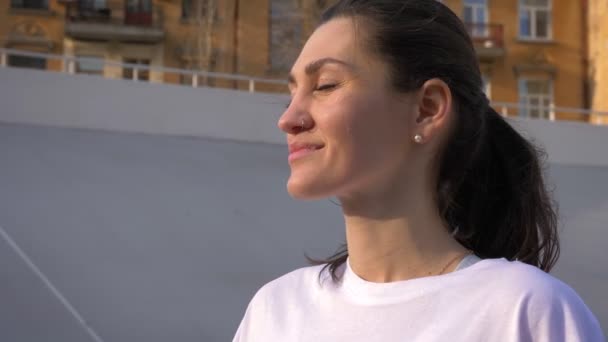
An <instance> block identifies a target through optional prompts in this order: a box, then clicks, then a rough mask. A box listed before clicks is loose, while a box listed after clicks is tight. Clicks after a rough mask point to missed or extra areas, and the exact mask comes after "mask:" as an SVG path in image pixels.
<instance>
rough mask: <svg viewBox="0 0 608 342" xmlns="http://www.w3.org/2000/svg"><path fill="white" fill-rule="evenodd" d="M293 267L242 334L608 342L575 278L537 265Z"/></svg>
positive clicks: (248, 341)
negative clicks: (334, 270)
mask: <svg viewBox="0 0 608 342" xmlns="http://www.w3.org/2000/svg"><path fill="white" fill-rule="evenodd" d="M321 268H322V266H314V267H306V268H302V269H298V270H296V271H293V272H291V273H288V274H286V275H284V276H282V277H280V278H278V279H276V280H274V281H271V282H270V283H268V284H266V285H265V286H263V287H262V288H261V289H260V290H259V291H258V292H257V294H256V295H255V296H254V297H253V299H252V300H251V302H250V303H249V306H248V307H247V311H246V313H245V317H244V318H243V320H242V322H241V324H240V326H239V328H238V330H237V332H236V336H235V337H234V340H233V341H234V342H271V341H272V342H275V341H276V342H278V341H280V342H291V341H312V342H336V341H349V342H358V341H361V342H363V341H365V342H370V341H381V342H390V341H424V342H433V341H442V342H444V341H449V342H459V341H463V342H464V341H466V342H471V341H484V342H486V341H492V342H493V341H505V342H506V341H520V342H523V341H535V342H536V341H538V342H540V341H542V342H566V341H567V342H579V341H580V342H583V341H584V342H599V341H605V338H604V334H603V332H602V331H601V329H600V326H599V323H598V321H597V319H596V318H595V317H594V316H593V314H592V313H591V312H590V311H589V309H588V308H587V307H586V306H585V304H584V303H583V301H582V300H581V299H580V297H579V296H578V295H577V294H576V293H575V292H574V291H573V290H572V289H571V288H570V287H568V286H567V285H566V284H564V283H563V282H561V281H559V280H558V279H556V278H553V277H552V276H550V275H548V274H546V273H545V272H543V271H541V270H539V269H538V268H536V267H533V266H530V265H527V264H524V263H521V262H510V261H507V260H505V259H485V260H481V261H479V262H476V263H474V264H473V265H471V266H469V267H466V268H464V269H462V268H461V269H459V270H457V271H454V272H451V273H448V274H444V275H440V276H430V277H424V278H416V279H411V280H405V281H398V282H391V283H372V282H368V281H365V280H363V279H362V278H360V277H359V276H357V275H356V274H355V273H354V272H353V271H352V269H351V268H350V265H349V263H348V262H346V263H345V264H344V265H342V266H341V267H340V269H339V272H340V273H342V274H343V278H342V281H340V282H338V283H334V282H332V280H331V278H330V276H329V273H328V271H327V270H326V271H325V272H324V273H323V274H322V277H321V281H319V271H320V270H321Z"/></svg>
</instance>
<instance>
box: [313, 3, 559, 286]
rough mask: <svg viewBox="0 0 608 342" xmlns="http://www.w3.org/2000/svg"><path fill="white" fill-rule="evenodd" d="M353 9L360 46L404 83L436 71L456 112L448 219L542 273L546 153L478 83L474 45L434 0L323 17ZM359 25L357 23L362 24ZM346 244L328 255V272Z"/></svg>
mask: <svg viewBox="0 0 608 342" xmlns="http://www.w3.org/2000/svg"><path fill="white" fill-rule="evenodd" d="M341 17H347V18H352V19H353V20H355V21H356V23H357V24H361V25H362V27H364V28H365V29H366V30H364V33H363V35H362V36H363V41H364V45H365V46H366V47H367V48H368V49H369V51H371V52H372V53H376V54H377V55H378V56H379V57H380V58H383V59H384V60H385V61H386V62H387V63H388V65H389V67H390V68H391V73H390V74H391V75H392V79H391V80H390V81H391V83H392V85H393V87H395V89H397V90H398V91H403V92H410V91H414V90H416V89H419V88H420V87H421V86H422V85H423V84H424V82H425V81H427V80H429V79H432V78H438V79H441V80H443V81H444V82H445V83H446V84H447V85H448V86H449V88H450V90H451V92H452V96H453V99H454V100H453V102H454V104H455V109H454V110H455V114H456V121H455V125H454V127H453V130H452V132H451V135H450V137H449V138H448V139H447V141H446V143H445V146H444V147H443V150H442V152H441V154H440V155H439V156H438V159H437V162H438V165H437V166H438V168H439V169H438V170H439V173H438V174H439V176H438V179H437V183H436V194H435V195H436V196H435V201H436V204H437V206H438V209H439V212H440V214H441V216H442V218H443V220H444V221H445V222H446V224H447V226H448V227H449V229H450V230H451V232H452V233H453V234H454V237H455V238H456V240H458V241H459V242H460V243H461V244H462V245H463V246H464V247H466V248H468V249H470V250H472V251H474V253H475V254H476V255H478V256H479V257H481V258H500V257H504V258H506V259H508V260H519V261H522V262H525V263H528V264H531V265H534V266H537V267H539V268H541V269H542V270H544V271H546V272H548V271H549V270H550V269H551V268H552V267H553V266H554V264H555V262H556V261H557V258H558V256H559V241H558V237H557V214H556V208H555V203H554V202H553V200H552V199H551V196H550V195H549V193H548V191H547V189H546V187H545V183H544V181H543V169H542V160H541V156H543V157H544V153H543V152H542V151H540V150H539V149H538V148H536V147H535V146H534V145H533V144H532V143H530V142H529V141H527V140H526V139H525V138H524V137H522V136H521V135H520V134H519V133H518V132H517V131H515V129H513V128H512V127H511V126H510V125H509V124H508V123H507V122H506V121H505V120H504V119H503V118H502V117H501V116H500V115H499V114H498V113H497V112H496V111H495V110H494V109H493V108H492V107H491V106H490V104H489V103H488V99H487V97H486V95H485V94H484V93H483V91H482V81H481V74H480V71H479V64H478V62H477V57H476V54H475V49H474V46H473V43H472V41H471V38H470V37H469V34H468V33H467V30H466V28H465V26H464V24H463V23H462V21H461V20H460V19H459V18H458V16H457V15H456V14H454V13H453V12H452V11H451V10H450V9H449V8H448V7H446V6H445V5H443V4H441V3H440V2H438V1H434V0H339V1H337V3H335V4H334V5H332V6H331V7H329V8H328V9H327V10H326V11H325V12H324V13H323V15H322V17H321V24H323V23H326V22H328V21H330V20H332V19H334V18H341ZM361 25H357V27H360V26H361ZM347 257H348V249H347V246H343V247H342V249H341V250H339V251H338V252H336V253H335V254H334V255H333V256H331V257H329V258H328V259H325V260H314V259H311V258H308V259H309V261H310V262H312V263H313V264H317V265H319V264H326V265H325V267H324V268H323V270H325V269H326V268H329V270H330V272H331V276H332V278H333V280H334V281H335V280H337V279H339V276H338V275H337V272H336V271H337V269H338V267H339V266H340V265H342V264H343V263H344V262H346V259H347Z"/></svg>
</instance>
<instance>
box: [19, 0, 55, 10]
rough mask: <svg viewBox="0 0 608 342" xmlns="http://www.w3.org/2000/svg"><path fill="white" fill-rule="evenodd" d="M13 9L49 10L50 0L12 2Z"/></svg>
mask: <svg viewBox="0 0 608 342" xmlns="http://www.w3.org/2000/svg"><path fill="white" fill-rule="evenodd" d="M11 8H30V9H48V8H49V1H48V0H11Z"/></svg>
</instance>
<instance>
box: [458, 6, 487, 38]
mask: <svg viewBox="0 0 608 342" xmlns="http://www.w3.org/2000/svg"><path fill="white" fill-rule="evenodd" d="M463 19H464V22H465V23H466V24H467V25H468V26H469V27H470V32H471V35H472V36H473V37H486V36H487V35H488V28H487V23H488V4H487V0H465V1H464V13H463Z"/></svg>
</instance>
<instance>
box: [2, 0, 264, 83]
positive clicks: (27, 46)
mask: <svg viewBox="0 0 608 342" xmlns="http://www.w3.org/2000/svg"><path fill="white" fill-rule="evenodd" d="M267 7H268V2H267V1H265V0H261V1H243V0H241V1H239V0H0V8H2V10H0V46H3V47H8V48H13V49H20V50H26V51H34V52H48V53H54V54H61V55H66V56H78V57H91V58H93V59H91V60H90V61H85V62H81V63H76V65H70V66H65V65H62V63H60V62H57V63H53V64H51V65H47V64H46V62H45V61H44V60H43V59H40V58H34V57H19V56H9V58H8V60H7V61H4V62H5V63H7V64H9V65H14V66H23V67H32V68H41V69H50V70H62V69H63V68H66V67H70V68H73V69H74V70H71V71H73V72H78V73H88V74H103V75H104V76H106V77H111V78H121V77H122V78H131V77H133V70H132V68H128V67H123V66H120V65H114V64H110V63H105V64H104V63H101V62H100V61H101V60H103V61H106V62H118V63H130V64H135V65H149V66H156V67H170V68H181V69H198V70H210V71H217V72H226V73H239V74H246V75H252V76H263V75H265V74H267V71H268V70H267V60H268V51H269V49H268V41H269V39H268V35H269V33H268V32H269V31H268V30H269V25H268V22H269V11H268V10H267V9H266V8H267ZM95 59H97V60H95ZM137 78H139V79H140V80H150V81H156V82H169V83H177V82H182V83H190V82H191V80H189V79H184V77H180V75H179V74H172V73H161V72H151V73H148V72H145V71H143V72H139V74H138V75H137Z"/></svg>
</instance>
